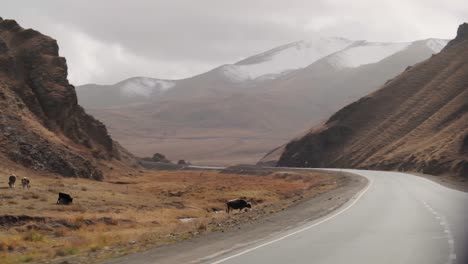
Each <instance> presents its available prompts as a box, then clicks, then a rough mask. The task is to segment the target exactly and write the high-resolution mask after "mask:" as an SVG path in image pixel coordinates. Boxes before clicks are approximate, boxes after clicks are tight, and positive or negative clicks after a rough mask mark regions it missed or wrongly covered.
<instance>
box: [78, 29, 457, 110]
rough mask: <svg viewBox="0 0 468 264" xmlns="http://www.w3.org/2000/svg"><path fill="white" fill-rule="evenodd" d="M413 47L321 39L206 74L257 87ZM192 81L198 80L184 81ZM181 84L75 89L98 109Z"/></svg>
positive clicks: (145, 82)
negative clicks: (324, 65) (318, 66)
mask: <svg viewBox="0 0 468 264" xmlns="http://www.w3.org/2000/svg"><path fill="white" fill-rule="evenodd" d="M424 41H425V42H426V43H427V46H428V48H430V49H431V50H432V51H433V52H434V53H438V52H439V51H440V50H441V49H442V48H443V47H444V46H445V45H446V44H447V42H448V41H447V40H442V39H427V40H424ZM412 43H413V42H408V43H391V42H387V43H386V42H367V41H361V40H359V41H352V40H348V39H344V38H336V37H333V38H323V37H322V38H316V39H313V40H307V41H305V40H302V41H298V42H293V43H289V44H286V45H283V46H280V47H276V48H273V49H271V50H269V51H266V52H263V53H260V54H258V55H253V56H251V57H248V58H246V59H243V60H241V61H239V62H236V63H234V64H226V65H222V66H220V67H218V68H215V69H213V70H212V71H210V72H208V73H212V74H218V75H220V76H219V78H223V79H224V78H225V80H224V81H226V82H227V83H230V85H233V86H257V85H258V84H255V83H253V84H252V83H251V82H255V81H260V82H262V81H271V80H274V79H276V78H280V77H283V76H284V75H287V74H288V73H290V72H292V71H295V70H298V69H303V68H305V67H307V66H309V65H311V64H313V63H314V62H316V61H318V60H320V59H322V58H325V57H326V58H328V59H327V60H328V62H329V63H330V65H333V67H336V68H338V69H343V68H355V67H358V66H361V65H364V64H369V63H375V62H378V61H380V60H382V59H385V58H386V57H388V56H391V55H393V54H395V53H397V52H399V51H401V50H403V49H405V48H407V47H408V46H409V45H411V44H412ZM205 74H207V73H205ZM201 75H204V74H201ZM193 78H197V76H194V77H191V78H187V79H184V80H190V79H193ZM181 81H182V82H183V80H163V79H155V78H149V77H132V78H129V79H126V80H123V81H121V82H118V83H116V84H113V85H98V84H85V85H81V86H78V87H77V88H78V95H79V97H80V101H81V103H82V104H83V105H84V106H85V107H96V106H101V105H99V103H98V102H95V101H96V100H98V99H100V98H102V97H104V96H107V100H106V101H111V100H115V103H111V102H109V104H108V105H107V104H104V106H118V105H120V104H128V103H130V104H132V103H136V102H147V101H151V100H156V99H158V98H159V97H160V96H162V95H163V94H164V92H166V91H168V90H169V89H171V88H174V87H177V85H178V83H180V82H181ZM182 86H183V85H182ZM119 97H121V98H119Z"/></svg>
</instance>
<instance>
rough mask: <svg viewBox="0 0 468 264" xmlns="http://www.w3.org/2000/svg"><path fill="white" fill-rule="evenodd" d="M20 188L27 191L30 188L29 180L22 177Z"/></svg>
mask: <svg viewBox="0 0 468 264" xmlns="http://www.w3.org/2000/svg"><path fill="white" fill-rule="evenodd" d="M21 186H23V189H29V188H30V187H31V186H30V185H29V179H28V178H27V177H23V178H22V179H21Z"/></svg>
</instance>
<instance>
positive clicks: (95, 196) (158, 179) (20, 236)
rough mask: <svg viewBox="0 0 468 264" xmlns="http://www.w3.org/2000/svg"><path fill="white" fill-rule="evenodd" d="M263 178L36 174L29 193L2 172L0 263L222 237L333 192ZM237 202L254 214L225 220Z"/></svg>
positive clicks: (305, 180) (287, 176) (280, 176)
mask: <svg viewBox="0 0 468 264" xmlns="http://www.w3.org/2000/svg"><path fill="white" fill-rule="evenodd" d="M23 173H24V175H31V174H30V172H23ZM18 174H19V175H18V176H19V177H22V176H23V175H22V174H20V173H18ZM266 174H267V175H252V174H250V175H249V174H238V173H234V172H229V173H226V172H224V173H223V172H218V171H143V170H141V171H135V172H131V173H125V175H123V173H117V172H115V173H113V175H112V174H111V176H109V177H107V178H106V179H105V180H104V181H102V182H98V181H93V180H86V179H75V178H63V177H59V176H54V175H48V174H44V175H37V174H36V175H34V176H29V178H30V179H31V189H29V190H23V189H21V187H20V186H19V185H20V184H17V186H16V189H15V190H14V191H10V190H8V188H7V186H8V184H7V178H8V177H7V175H8V173H7V171H0V260H1V263H2V264H9V263H23V262H34V263H35V262H42V261H45V260H47V261H48V262H51V263H55V262H61V261H64V260H66V261H68V262H69V263H85V262H86V263H92V262H95V261H98V260H100V259H103V258H107V257H110V256H115V255H122V254H126V253H129V252H134V251H138V250H143V249H145V248H148V247H153V246H158V245H164V244H169V243H175V242H177V241H181V240H185V239H189V238H191V237H193V236H197V235H201V234H203V233H206V232H211V231H223V230H225V229H227V228H231V227H232V226H236V225H238V224H240V223H242V222H246V221H254V220H255V219H257V218H258V217H261V216H262V215H266V214H271V213H274V212H276V211H279V210H283V209H284V208H286V207H287V206H289V205H291V204H293V203H295V202H297V201H299V200H300V199H303V198H305V197H310V196H313V195H317V194H320V193H323V192H326V191H328V190H331V189H333V188H335V187H336V185H337V180H336V179H335V178H334V177H333V176H331V175H327V174H319V173H317V172H270V173H266ZM58 192H66V193H69V194H70V195H71V196H72V197H73V198H74V202H73V205H69V206H65V205H56V204H55V202H56V200H57V193H58ZM238 197H242V198H245V199H247V200H249V201H250V202H251V203H252V209H251V210H250V211H249V212H237V211H236V212H235V213H234V214H231V215H228V214H226V213H225V212H224V209H225V202H226V201H227V200H230V199H234V198H238Z"/></svg>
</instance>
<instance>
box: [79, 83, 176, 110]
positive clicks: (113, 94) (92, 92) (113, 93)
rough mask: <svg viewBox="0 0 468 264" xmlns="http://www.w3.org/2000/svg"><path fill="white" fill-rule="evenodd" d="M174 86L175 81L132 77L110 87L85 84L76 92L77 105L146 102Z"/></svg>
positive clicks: (95, 105) (90, 105)
mask: <svg viewBox="0 0 468 264" xmlns="http://www.w3.org/2000/svg"><path fill="white" fill-rule="evenodd" d="M175 85H176V82H175V81H169V80H160V79H154V78H148V77H133V78H129V79H126V80H123V81H121V82H118V83H116V84H112V85H98V84H86V85H82V86H79V87H77V89H76V90H77V94H78V100H79V103H80V104H81V105H83V106H84V107H92V108H94V107H112V106H122V105H129V104H135V103H143V102H148V101H150V100H151V99H152V98H157V97H159V96H161V95H162V94H163V93H164V92H166V91H168V90H169V89H171V88H173V87H174V86H175Z"/></svg>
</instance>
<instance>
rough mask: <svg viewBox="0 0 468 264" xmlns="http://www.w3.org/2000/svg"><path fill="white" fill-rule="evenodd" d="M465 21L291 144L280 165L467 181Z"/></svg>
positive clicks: (467, 55) (467, 48)
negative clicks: (427, 53)
mask: <svg viewBox="0 0 468 264" xmlns="http://www.w3.org/2000/svg"><path fill="white" fill-rule="evenodd" d="M467 150H468V24H466V23H465V24H463V25H461V26H460V27H459V29H458V33H457V37H456V38H455V39H454V40H452V41H451V42H450V43H449V44H448V45H447V46H446V47H445V48H444V49H443V50H442V51H441V52H440V53H439V54H437V55H434V56H432V57H431V58H430V59H428V60H426V61H424V62H422V63H419V64H417V65H415V66H413V67H409V68H408V69H407V70H406V71H405V72H403V73H402V74H400V75H399V76H397V77H395V78H393V79H392V80H389V81H388V82H387V83H386V84H385V85H384V86H383V87H382V88H381V89H379V90H377V91H376V92H374V93H371V94H370V95H368V96H366V97H364V98H362V99H360V100H358V101H357V102H355V103H352V104H350V105H348V106H346V107H344V108H343V109H341V110H340V111H338V112H337V113H335V114H334V115H333V116H332V117H331V118H330V119H329V120H328V121H327V122H326V123H325V124H323V125H321V126H318V127H315V128H313V129H311V130H310V131H309V133H307V134H306V135H304V136H303V137H300V138H298V139H296V140H293V141H292V142H290V143H289V144H287V145H286V147H285V150H284V152H283V153H282V155H281V157H280V159H279V161H278V166H294V167H342V168H375V169H385V170H401V171H419V172H423V173H428V174H436V175H437V174H453V175H459V176H468V151H467Z"/></svg>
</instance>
